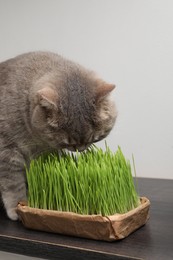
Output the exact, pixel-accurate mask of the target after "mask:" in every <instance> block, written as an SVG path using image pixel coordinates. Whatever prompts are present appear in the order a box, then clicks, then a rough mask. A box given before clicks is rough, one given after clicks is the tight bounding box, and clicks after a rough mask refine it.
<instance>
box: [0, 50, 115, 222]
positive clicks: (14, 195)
mask: <svg viewBox="0 0 173 260" xmlns="http://www.w3.org/2000/svg"><path fill="white" fill-rule="evenodd" d="M107 86H108V87H107ZM112 89H113V86H112V85H108V84H107V85H106V83H105V82H103V81H102V80H100V79H98V78H97V77H96V76H95V74H94V73H93V72H91V71H88V70H86V69H84V68H83V67H81V66H80V65H78V64H76V63H73V62H71V61H69V60H66V59H64V58H62V57H61V56H59V55H57V54H54V53H49V52H33V53H27V54H23V55H20V56H17V57H16V58H13V59H10V60H7V61H5V62H2V63H0V192H1V196H2V200H3V203H4V206H5V208H6V211H7V215H8V217H9V218H11V219H12V220H16V219H17V218H18V216H17V214H16V212H15V208H16V205H17V203H18V201H20V200H26V185H25V167H24V165H25V164H26V165H27V164H29V159H30V158H34V157H36V156H37V155H38V154H40V153H42V152H44V151H52V150H56V151H59V150H61V149H63V148H67V149H69V150H76V149H78V150H79V151H82V150H84V149H85V148H87V147H88V146H89V145H91V144H92V143H93V142H96V141H99V140H101V139H102V138H104V137H105V136H106V135H107V134H108V133H109V132H110V130H111V129H112V127H113V125H114V122H115V119H116V116H117V113H116V109H115V106H114V103H113V102H112V101H110V100H109V98H108V96H109V92H111V91H112Z"/></svg>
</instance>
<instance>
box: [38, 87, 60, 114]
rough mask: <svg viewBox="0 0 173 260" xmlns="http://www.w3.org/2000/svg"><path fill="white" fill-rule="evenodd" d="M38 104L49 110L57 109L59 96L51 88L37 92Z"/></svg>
mask: <svg viewBox="0 0 173 260" xmlns="http://www.w3.org/2000/svg"><path fill="white" fill-rule="evenodd" d="M37 97H38V102H39V104H40V105H41V106H42V107H46V108H48V109H51V108H57V102H58V95H57V93H56V91H55V90H54V89H53V88H51V87H44V88H42V89H40V90H38V92H37Z"/></svg>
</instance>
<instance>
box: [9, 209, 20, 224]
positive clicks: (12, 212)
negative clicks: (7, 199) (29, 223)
mask: <svg viewBox="0 0 173 260" xmlns="http://www.w3.org/2000/svg"><path fill="white" fill-rule="evenodd" d="M7 215H8V217H9V218H10V219H11V220H14V221H16V220H18V219H19V217H18V215H17V213H16V208H12V209H8V210H7Z"/></svg>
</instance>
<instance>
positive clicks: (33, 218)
mask: <svg viewBox="0 0 173 260" xmlns="http://www.w3.org/2000/svg"><path fill="white" fill-rule="evenodd" d="M140 200H141V204H140V205H139V206H138V207H137V208H135V209H133V210H131V211H129V212H127V213H125V214H115V215H112V216H104V217H103V216H101V215H81V214H76V213H72V212H61V211H54V210H44V209H37V208H31V207H28V206H25V205H24V204H23V203H19V204H18V207H17V212H18V214H19V216H20V218H21V220H22V223H23V225H24V226H25V227H27V228H30V229H35V230H41V231H47V232H53V233H58V234H64V235H70V236H77V237H84V238H90V239H96V240H105V241H114V240H119V239H123V238H125V237H127V236H128V235H129V234H131V233H132V232H134V231H135V230H136V229H138V228H140V227H141V226H143V225H144V224H145V223H146V222H147V220H148V218H149V207H150V201H149V200H148V199H147V198H145V197H141V199H140Z"/></svg>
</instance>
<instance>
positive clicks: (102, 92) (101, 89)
mask: <svg viewBox="0 0 173 260" xmlns="http://www.w3.org/2000/svg"><path fill="white" fill-rule="evenodd" d="M115 87H116V86H115V85H114V84H108V83H105V82H103V83H102V84H100V85H99V86H98V89H97V92H96V100H97V101H100V100H102V99H104V98H105V97H106V96H107V95H109V94H110V92H112V91H113V90H114V89H115Z"/></svg>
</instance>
